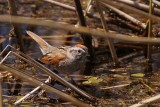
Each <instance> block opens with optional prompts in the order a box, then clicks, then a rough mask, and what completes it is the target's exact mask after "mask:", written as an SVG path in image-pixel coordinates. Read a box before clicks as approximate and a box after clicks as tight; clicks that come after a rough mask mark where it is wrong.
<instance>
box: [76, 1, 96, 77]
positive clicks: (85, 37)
mask: <svg viewBox="0 0 160 107" xmlns="http://www.w3.org/2000/svg"><path fill="white" fill-rule="evenodd" d="M74 2H75V6H76V12H77V15H78V19H79V24H80V25H81V26H83V27H86V26H87V25H86V20H85V18H84V14H83V10H82V6H81V2H80V0H74ZM81 37H82V39H83V42H84V45H85V46H86V47H87V48H88V53H89V55H90V58H89V59H90V61H89V62H88V63H87V64H86V68H85V70H84V73H83V74H84V75H90V74H91V70H92V66H91V65H92V62H93V59H94V50H93V46H92V36H91V35H90V34H84V33H81Z"/></svg>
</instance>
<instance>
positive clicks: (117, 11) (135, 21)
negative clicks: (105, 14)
mask: <svg viewBox="0 0 160 107" xmlns="http://www.w3.org/2000/svg"><path fill="white" fill-rule="evenodd" d="M102 4H103V5H104V6H105V7H107V8H109V9H111V10H112V11H114V12H116V13H117V14H118V15H119V16H121V17H124V18H126V19H128V20H130V21H131V22H132V23H134V24H136V25H138V26H140V27H141V28H143V29H145V28H146V25H145V24H143V23H142V22H141V21H139V20H137V19H135V18H134V17H132V16H130V15H128V14H127V13H125V12H123V11H121V10H119V9H117V8H115V7H113V6H111V5H108V4H106V3H102Z"/></svg>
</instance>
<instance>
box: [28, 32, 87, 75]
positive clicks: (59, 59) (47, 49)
mask: <svg viewBox="0 0 160 107" xmlns="http://www.w3.org/2000/svg"><path fill="white" fill-rule="evenodd" d="M26 33H27V34H28V35H29V36H30V37H31V38H33V40H35V41H36V42H37V43H38V45H39V48H40V50H41V52H42V57H41V58H40V60H41V61H42V62H43V63H45V64H51V65H53V67H54V68H55V69H56V70H57V71H58V72H61V73H63V74H67V75H69V74H73V73H74V72H76V71H80V70H83V69H84V67H85V64H86V62H87V56H89V55H88V48H87V47H86V46H84V45H82V44H76V45H74V46H60V47H55V46H51V45H50V44H49V43H47V42H46V41H45V40H44V39H42V38H41V37H40V36H38V35H37V34H35V33H33V32H31V31H26Z"/></svg>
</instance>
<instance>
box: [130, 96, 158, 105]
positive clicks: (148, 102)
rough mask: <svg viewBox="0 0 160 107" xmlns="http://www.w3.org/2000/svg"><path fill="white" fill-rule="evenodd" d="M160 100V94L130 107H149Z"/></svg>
mask: <svg viewBox="0 0 160 107" xmlns="http://www.w3.org/2000/svg"><path fill="white" fill-rule="evenodd" d="M158 100H160V94H158V95H156V96H153V97H151V98H148V99H145V100H143V101H141V102H139V103H137V104H134V105H131V106H129V107H142V106H146V105H148V104H150V103H153V102H156V101H158Z"/></svg>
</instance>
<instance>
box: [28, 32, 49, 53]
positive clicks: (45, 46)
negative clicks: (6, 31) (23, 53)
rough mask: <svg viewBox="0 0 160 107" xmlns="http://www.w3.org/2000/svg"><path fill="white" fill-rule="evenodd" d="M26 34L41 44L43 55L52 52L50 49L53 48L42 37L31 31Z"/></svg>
mask: <svg viewBox="0 0 160 107" xmlns="http://www.w3.org/2000/svg"><path fill="white" fill-rule="evenodd" d="M26 32H27V34H28V35H29V36H30V37H32V38H33V39H34V40H35V41H36V42H37V43H38V44H39V46H40V49H41V51H42V54H43V55H45V54H46V53H49V52H50V51H51V50H50V49H51V47H52V46H51V45H49V44H48V43H47V42H46V41H45V40H44V39H42V38H41V37H40V36H38V35H37V34H35V33H33V32H31V31H26Z"/></svg>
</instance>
